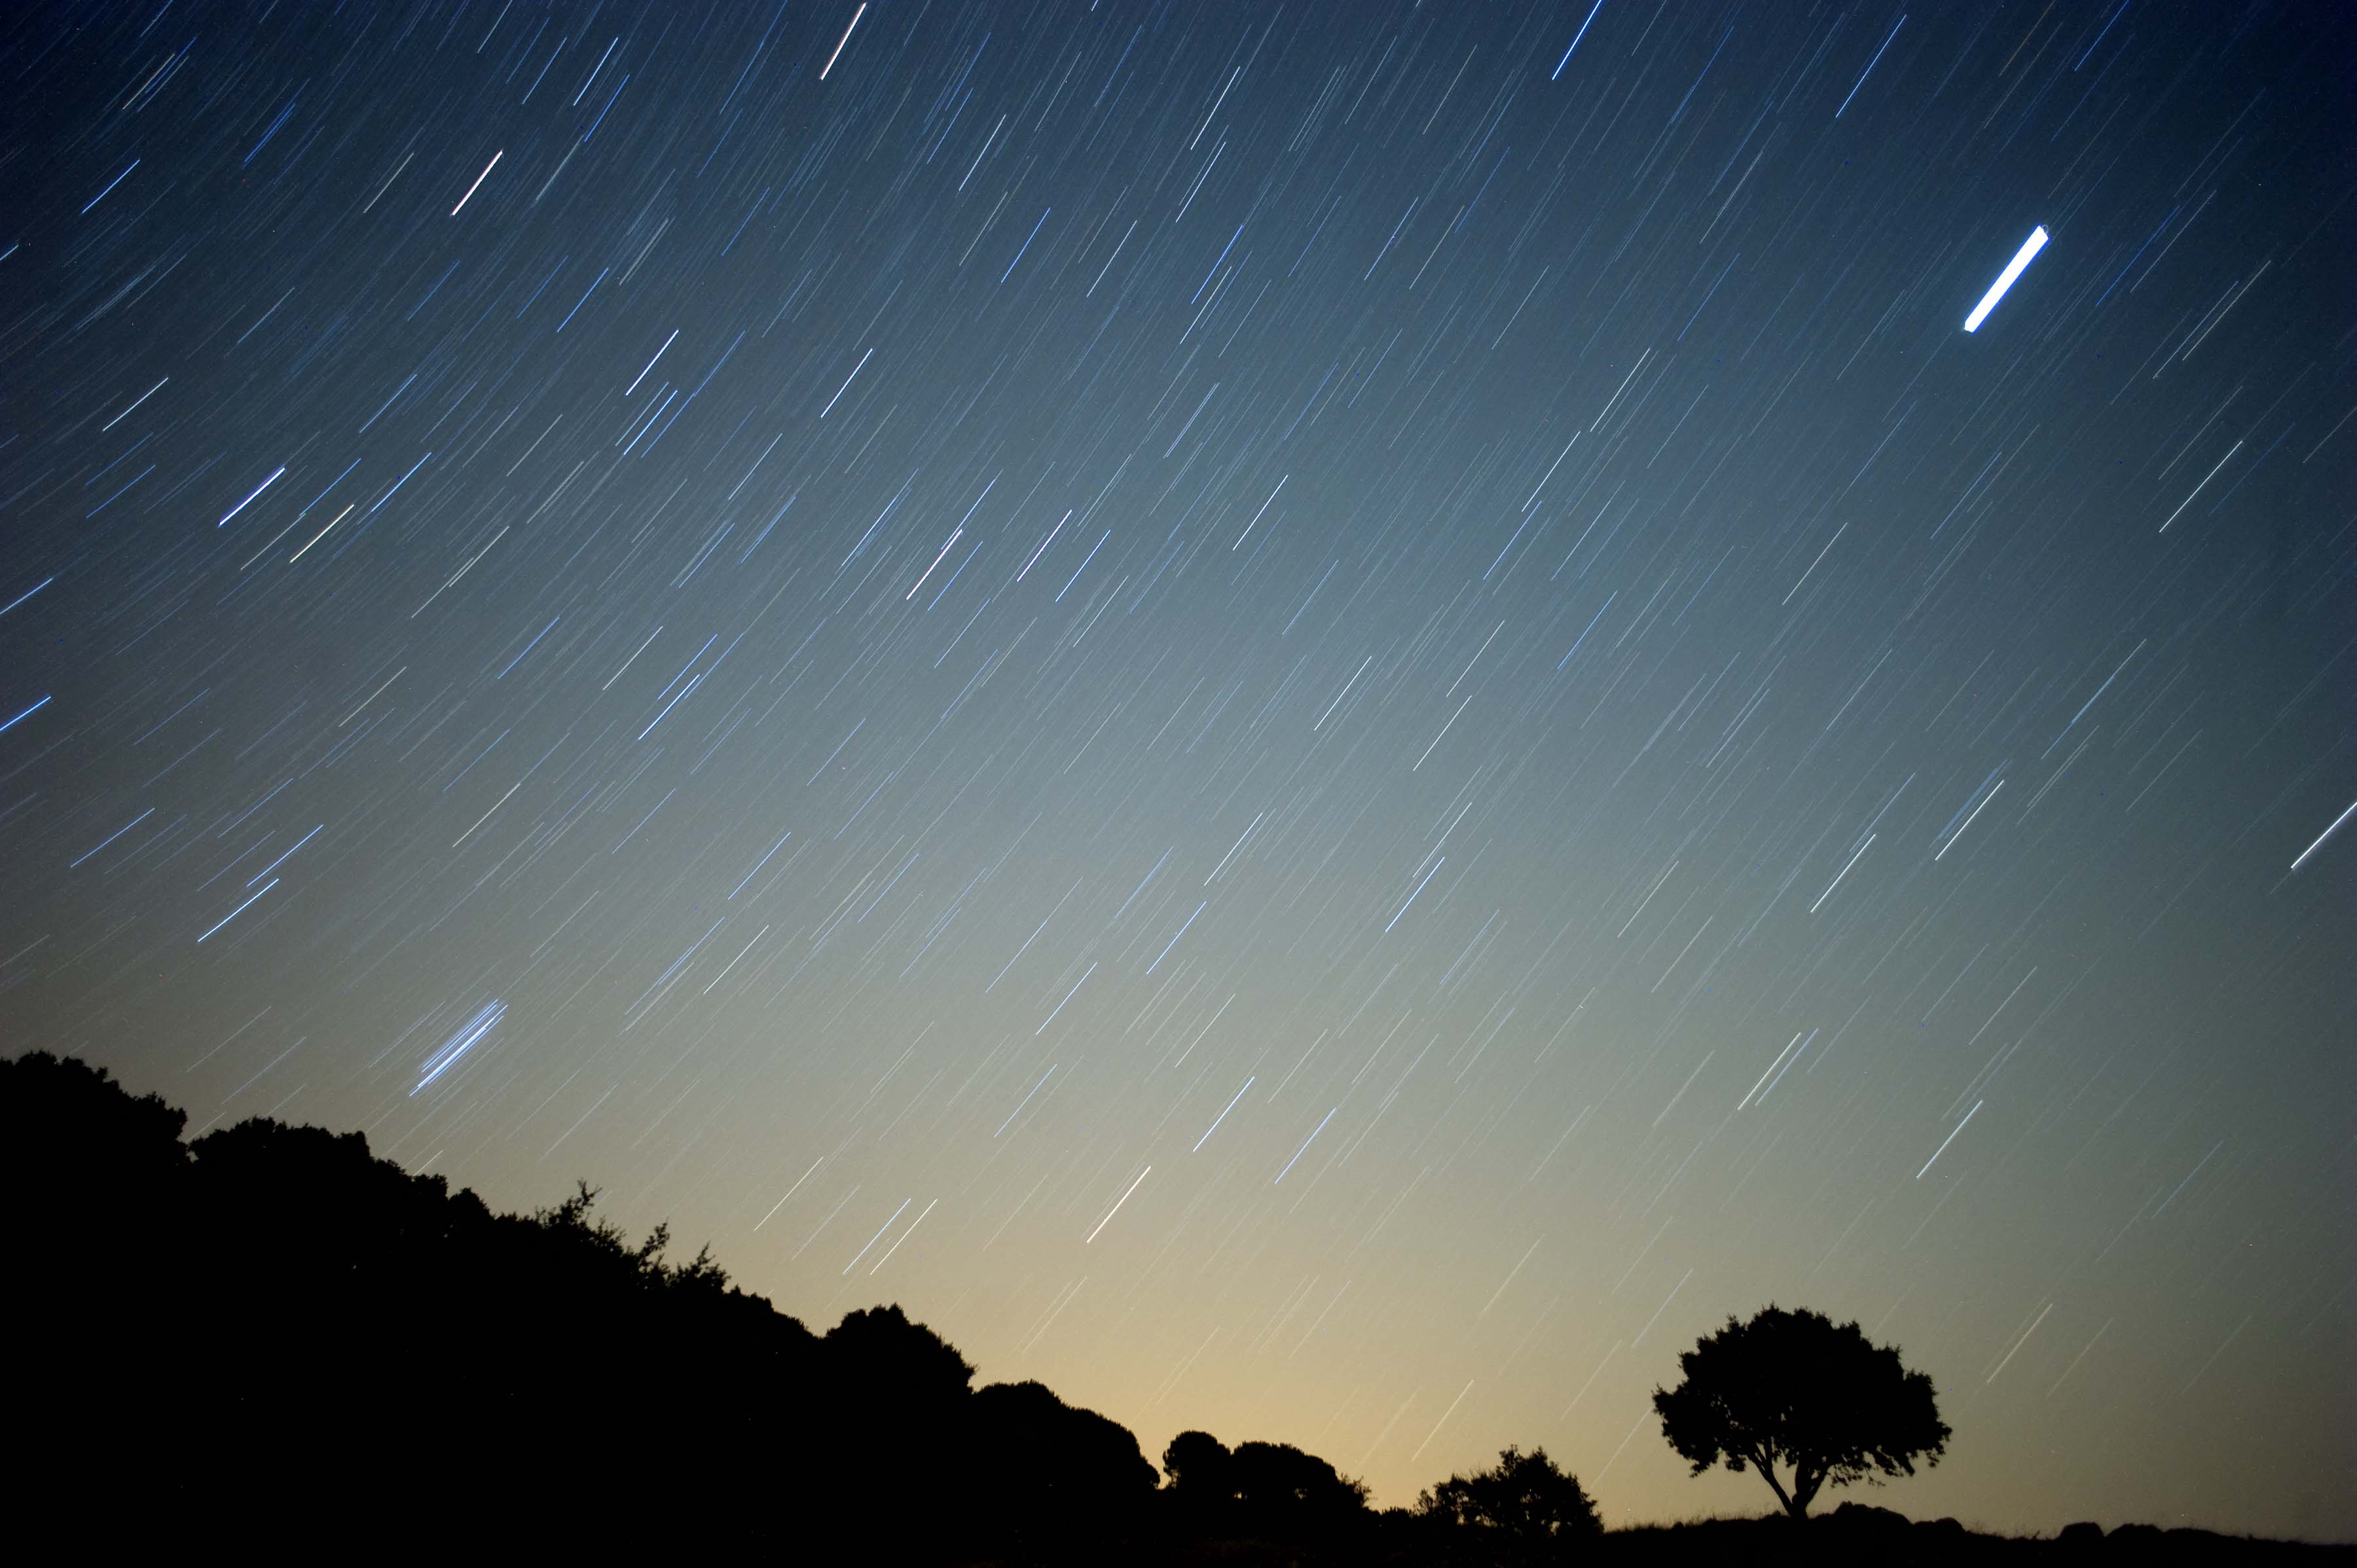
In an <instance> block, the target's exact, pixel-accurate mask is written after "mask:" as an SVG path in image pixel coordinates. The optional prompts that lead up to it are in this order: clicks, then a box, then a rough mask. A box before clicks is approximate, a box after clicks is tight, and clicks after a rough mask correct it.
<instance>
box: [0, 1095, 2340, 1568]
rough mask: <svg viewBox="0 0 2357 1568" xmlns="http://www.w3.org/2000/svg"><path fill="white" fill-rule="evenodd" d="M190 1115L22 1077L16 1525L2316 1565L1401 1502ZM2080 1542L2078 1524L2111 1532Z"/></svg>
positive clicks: (352, 1137) (1897, 1530)
mask: <svg viewBox="0 0 2357 1568" xmlns="http://www.w3.org/2000/svg"><path fill="white" fill-rule="evenodd" d="M185 1125H186V1118H185V1116H184V1115H183V1114H182V1113H181V1112H178V1111H177V1110H175V1109H174V1108H172V1107H171V1106H169V1105H167V1104H166V1103H164V1102H163V1101H161V1100H159V1099H157V1098H156V1097H155V1096H153V1095H149V1096H145V1097H136V1098H135V1097H134V1096H132V1095H130V1094H129V1093H127V1092H125V1091H124V1090H123V1089H122V1088H121V1087H120V1086H119V1085H117V1084H115V1083H114V1082H113V1080H112V1079H110V1078H109V1077H108V1075H107V1074H106V1073H105V1072H104V1071H103V1070H102V1069H93V1068H91V1067H88V1066H86V1065H84V1064H82V1063H81V1062H78V1061H73V1060H70V1059H69V1060H60V1059H59V1058H56V1057H52V1056H49V1055H47V1054H45V1053H35V1054H32V1055H28V1056H26V1057H22V1058H17V1059H16V1060H14V1061H7V1062H0V1195H5V1196H0V1206H5V1208H0V1218H5V1224H6V1226H7V1231H8V1234H9V1235H10V1237H11V1239H12V1240H13V1241H14V1242H15V1249H14V1250H15V1255H16V1257H15V1267H14V1269H13V1270H12V1271H11V1282H10V1284H9V1287H8V1289H7V1292H6V1294H5V1301H6V1306H5V1323H0V1327H5V1334H6V1344H7V1346H8V1351H9V1367H10V1387H9V1398H8V1402H7V1406H6V1409H7V1414H8V1425H9V1428H10V1430H9V1434H8V1435H9V1443H8V1447H9V1450H10V1452H11V1454H12V1455H14V1459H13V1463H12V1464H11V1466H9V1467H8V1468H7V1469H6V1471H5V1474H6V1476H7V1477H8V1479H7V1502H8V1506H9V1513H10V1518H11V1522H12V1524H13V1525H15V1526H16V1539H34V1538H37V1537H38V1536H45V1535H50V1534H54V1533H55V1532H58V1531H61V1530H63V1531H70V1532H71V1534H70V1537H67V1536H58V1537H57V1538H58V1539H69V1538H70V1539H72V1540H74V1541H78V1542H80V1543H81V1544H82V1547H83V1549H84V1550H87V1551H90V1552H106V1551H108V1550H112V1549H120V1548H122V1547H124V1546H137V1545H141V1544H143V1543H151V1542H162V1541H178V1542H189V1541H204V1542H208V1543H210V1545H211V1546H212V1547H213V1549H214V1550H219V1551H232V1550H235V1551H254V1550H259V1551H266V1552H304V1553H306V1554H311V1553H318V1554H322V1555H326V1554H339V1555H340V1554H344V1553H348V1552H355V1551H360V1552H367V1551H374V1550H382V1548H383V1547H385V1546H388V1545H391V1544H393V1543H395V1542H399V1543H401V1544H403V1545H404V1546H412V1547H414V1546H419V1545H425V1546H431V1547H434V1548H436V1549H437V1550H448V1551H460V1552H470V1551H479V1550H482V1549H483V1548H485V1547H487V1546H492V1545H497V1544H500V1543H506V1544H507V1545H508V1546H510V1547H511V1548H512V1549H516V1550H532V1551H545V1550H549V1549H551V1548H559V1547H570V1548H573V1549H576V1550H580V1551H584V1552H601V1553H612V1552H620V1551H623V1550H659V1551H662V1552H664V1553H665V1554H666V1555H669V1554H672V1553H673V1552H693V1551H699V1550H711V1549H713V1548H720V1549H724V1550H728V1551H732V1552H738V1551H746V1550H748V1549H749V1550H752V1551H754V1552H759V1553H760V1554H761V1555H762V1556H764V1557H768V1558H773V1559H781V1560H783V1561H786V1562H790V1563H791V1562H802V1561H810V1562H855V1561H856V1562H869V1563H928V1562H933V1563H1034V1562H1038V1563H1055V1562H1071V1563H1138V1564H1168V1565H1170V1568H1181V1565H1191V1564H1210V1563H1220V1564H1228V1565H1233V1568H1243V1565H1257V1564H1271V1565H1274V1564H1280V1563H1283V1564H1299V1565H1303V1568H1310V1565H1317V1564H1336V1565H1340V1564H1359V1563H1368V1564H1399V1565H1403V1568H1405V1565H1408V1564H1467V1565H1471V1564H1483V1565H1490V1564H1496V1565H1499V1568H1507V1565H1519V1564H1536V1563H1571V1562H1584V1561H1591V1560H1592V1561H1609V1562H1620V1563H1735V1562H1743V1563H1782V1562H1791V1563H1801V1562H1809V1563H1818V1562H1827V1561H1858V1562H1876V1563H1914V1562H1922V1563H1950V1562H1968V1563H1981V1562H2000V1561H2002V1562H2013V1561H2017V1560H2020V1559H2025V1558H2035V1559H2037V1560H2039V1561H2041V1562H2061V1561H2073V1562H2075V1561H2087V1562H2104V1563H2162V1562H2197V1561H2198V1562H2228V1561H2234V1562H2240V1561H2261V1562H2273V1561H2286V1562H2288V1561H2292V1560H2295V1559H2297V1560H2298V1561H2302V1562H2308V1561H2315V1560H2319V1559H2320V1558H2321V1557H2322V1556H2323V1555H2324V1554H2325V1553H2326V1552H2327V1550H2328V1549H2322V1548H2302V1547H2292V1546H2283V1545H2280V1544H2277V1543H2269V1542H2245V1541H2227V1540H2225V1539H2224V1538H2221V1537H2215V1536H2210V1535H2206V1534H2203V1533H2201V1532H2197V1531H2171V1532H2168V1533H2167V1534H2163V1533H2162V1532H2159V1531H2157V1530H2148V1529H2145V1528H2142V1527H2133V1526H2131V1527H2125V1528H2123V1529H2121V1530H2115V1531H2114V1532H2112V1535H2111V1537H2110V1538H2109V1539H2104V1538H2101V1537H2100V1536H2098V1537H2097V1538H2095V1539H2093V1540H2092V1541H2077V1540H2071V1541H2063V1542H2061V1543H2060V1544H2057V1543H2054V1542H2038V1541H2006V1540H2000V1539H1996V1538H1992V1537H1977V1536H1969V1535H1966V1534H1965V1533H1964V1531H1963V1530H1961V1528H1958V1527H1955V1526H1954V1523H1953V1520H1942V1521H1939V1522H1938V1523H1937V1524H1914V1525H1910V1524H1909V1523H1908V1522H1907V1521H1906V1520H1903V1519H1901V1518H1900V1516H1898V1515H1896V1514H1891V1513H1889V1512H1888V1511H1887V1510H1882V1509H1859V1508H1857V1507H1856V1506H1855V1505H1848V1506H1845V1507H1844V1508H1843V1509H1838V1510H1836V1511H1835V1513H1833V1514H1832V1515H1830V1516H1828V1517H1826V1518H1824V1519H1819V1520H1809V1521H1806V1522H1798V1521H1793V1520H1782V1519H1771V1520H1719V1521H1710V1522H1706V1523H1701V1524H1689V1525H1682V1526H1674V1527H1668V1528H1649V1529H1640V1530H1621V1531H1617V1532H1599V1531H1598V1529H1597V1528H1596V1523H1595V1513H1594V1509H1593V1508H1592V1507H1591V1506H1590V1504H1589V1503H1588V1500H1587V1495H1586V1493H1585V1492H1584V1491H1583V1490H1582V1489H1581V1488H1580V1487H1579V1485H1578V1483H1577V1480H1576V1479H1574V1478H1573V1477H1568V1476H1565V1475H1563V1474H1562V1473H1560V1472H1559V1471H1556V1470H1555V1468H1554V1466H1553V1465H1552V1463H1551V1462H1550V1461H1548V1460H1547V1459H1546V1457H1545V1455H1544V1452H1543V1451H1535V1450H1534V1452H1533V1453H1531V1454H1529V1455H1523V1454H1520V1453H1519V1452H1518V1451H1516V1450H1512V1449H1509V1450H1508V1451H1507V1452H1506V1453H1505V1454H1504V1455H1501V1462H1500V1465H1499V1466H1498V1467H1497V1468H1495V1469H1494V1470H1491V1471H1485V1472H1483V1473H1482V1474H1481V1475H1480V1476H1475V1477H1453V1478H1451V1479H1450V1480H1448V1481H1447V1482H1444V1483H1442V1484H1441V1485H1439V1486H1438V1487H1436V1488H1435V1490H1434V1491H1433V1492H1431V1493H1427V1494H1426V1498H1424V1499H1423V1500H1422V1503H1421V1504H1420V1506H1419V1508H1418V1509H1413V1510H1411V1509H1390V1510H1387V1511H1385V1512H1383V1513H1381V1514H1377V1513H1375V1512H1373V1511H1372V1510H1371V1509H1368V1507H1367V1506H1366V1492H1365V1488H1364V1487H1363V1486H1361V1485H1360V1484H1359V1483H1357V1482H1355V1481H1352V1480H1351V1479H1349V1478H1347V1477H1342V1476H1340V1475H1338V1474H1337V1473H1336V1472H1335V1470H1334V1468H1333V1467H1332V1466H1330V1465H1329V1464H1327V1463H1326V1462H1325V1461H1323V1460H1321V1459H1318V1458H1317V1457H1316V1456H1314V1455H1308V1454H1304V1453H1302V1452H1300V1451H1299V1450H1298V1449H1295V1448H1292V1447H1290V1446H1288V1445H1286V1444H1271V1443H1243V1444H1237V1445H1236V1446H1234V1447H1233V1448H1230V1447H1229V1446H1227V1445H1226V1444H1222V1442H1220V1441H1219V1440H1218V1439H1216V1438H1213V1437H1211V1435H1210V1434H1204V1433H1187V1434H1181V1435H1180V1436H1179V1438H1177V1439H1175V1440H1174V1441H1173V1442H1172V1444H1170V1446H1169V1448H1168V1450H1167V1451H1166V1453H1165V1455H1163V1471H1164V1472H1165V1473H1167V1475H1168V1484H1165V1482H1164V1479H1163V1476H1162V1475H1161V1474H1157V1470H1156V1468H1155V1466H1153V1465H1151V1464H1149V1463H1148V1462H1147V1460H1146V1457H1145V1455H1143V1454H1142V1453H1141V1452H1140V1450H1139V1447H1138V1444H1137V1440H1136V1438H1135V1436H1134V1435H1133V1434H1131V1433H1130V1432H1129V1431H1128V1430H1127V1429H1125V1428H1124V1427H1123V1426H1121V1425H1120V1424H1119V1423H1115V1422H1114V1421H1111V1420H1108V1419H1107V1418H1106V1417H1104V1416H1103V1415H1100V1414H1098V1413H1096V1412H1093V1411H1087V1410H1081V1409H1076V1408H1074V1407H1072V1406H1070V1405H1067V1404H1065V1403H1064V1402H1062V1401H1061V1400H1060V1399H1058V1398H1057V1397H1056V1395H1055V1394H1054V1393H1052V1392H1051V1391H1049V1390H1048V1389H1046V1388H1044V1387H1042V1386H1041V1385H1039V1383H1036V1382H1023V1383H1015V1384H989V1385H986V1386H985V1387H982V1388H979V1389H976V1388H974V1386H973V1379H974V1368H973V1367H971V1366H970V1365H969V1364H968V1363H967V1362H966V1361H965V1359H963V1357H962V1356H960V1355H959V1354H958V1352H957V1350H956V1349H955V1348H953V1347H952V1345H951V1344H949V1342H948V1341H946V1340H944V1339H942V1337H940V1336H939V1335H937V1334H936V1333H934V1332H933V1331H932V1330H931V1328H929V1327H927V1326H924V1325H922V1324H918V1323H913V1322H911V1321H909V1318H908V1316H906V1315H905V1314H904V1313H902V1311H901V1310H900V1309H899V1307H898V1306H879V1307H876V1308H872V1309H868V1310H865V1311H855V1312H852V1313H849V1314H847V1315H846V1316H845V1317H844V1318H843V1320H842V1321H841V1322H840V1323H838V1324H836V1325H835V1326H834V1327H833V1328H832V1329H830V1330H828V1331H827V1332H826V1333H825V1334H824V1335H823V1336H820V1335H813V1333H812V1332H811V1331H810V1330H809V1329H808V1328H806V1327H805V1326H803V1325H802V1324H801V1323H800V1322H798V1321H797V1320H795V1319H794V1318H792V1317H791V1316H787V1315H785V1314H783V1313H780V1312H779V1311H778V1310H776V1309H775V1308H774V1307H773V1306H771V1305H770V1303H769V1302H768V1301H766V1300H764V1299H763V1298H761V1297H759V1296H758V1295H753V1294H748V1293H747V1292H745V1291H743V1290H741V1289H739V1288H737V1287H736V1286H734V1285H732V1284H731V1283H729V1281H728V1276H727V1275H726V1273H725V1272H723V1270H722V1269H721V1268H720V1267H719V1265H718V1264H717V1263H716V1262H714V1261H713V1260H712V1258H711V1257H710V1256H709V1255H708V1254H706V1253H705V1252H698V1253H697V1254H696V1255H695V1256H694V1257H693V1258H692V1259H689V1260H688V1261H686V1262H672V1261H670V1258H669V1252H670V1247H669V1240H670V1238H669V1236H668V1234H667V1232H666V1230H664V1229H663V1228H662V1227H660V1226H659V1227H657V1228H656V1230H654V1231H653V1232H652V1233H651V1235H649V1236H647V1237H646V1238H644V1239H643V1240H640V1241H638V1242H635V1243H633V1242H632V1241H631V1240H630V1239H629V1238H628V1237H627V1236H625V1235H624V1234H623V1233H622V1232H621V1231H620V1230H618V1229H617V1228H616V1227H614V1226H613V1225H612V1224H611V1223H609V1222H608V1221H606V1220H604V1219H601V1218H599V1217H598V1215H597V1210H596V1193H595V1192H594V1190H593V1189H591V1188H590V1187H587V1185H583V1186H582V1187H578V1188H577V1189H576V1191H575V1192H574V1194H573V1195H572V1196H571V1197H567V1198H566V1199H565V1200H564V1201H562V1202H560V1203H558V1204H557V1205H555V1206H554V1207H553V1208H544V1209H542V1210H540V1211H538V1212H536V1213H533V1214H531V1215H512V1214H511V1215H501V1214H494V1213H493V1212H491V1211H490V1208H487V1207H486V1206H485V1205H484V1204H483V1202H482V1201H481V1200H480V1199H479V1198H478V1197H475V1195H474V1194H473V1193H471V1192H468V1191H465V1190H463V1189H461V1190H459V1191H457V1192H453V1191H451V1190H450V1189H449V1187H448V1185H447V1183H446V1182H445V1181H444V1180H443V1178H442V1177H440V1176H410V1175H407V1174H406V1173H404V1172H403V1171H402V1170H401V1169H400V1168H399V1167H398V1166H396V1165H392V1164H391V1163H389V1162H386V1161H383V1160H380V1159H376V1158H374V1157H373V1156H371V1155H370V1153H369V1149H368V1143H367V1140H366V1139H365V1138H364V1137H363V1136H361V1134H360V1133H345V1134H342V1135H337V1134H333V1133H327V1132H324V1131H321V1130H320V1129H317V1128H313V1127H290V1126H286V1125H284V1124H282V1123H280V1122H274V1121H270V1120H268V1119H256V1120H253V1121H249V1122H242V1123H240V1124H238V1125H236V1126H234V1127H230V1128H227V1129H224V1130H222V1131H219V1132H215V1133H208V1134H206V1135H205V1136H203V1137H201V1138H199V1139H197V1140H195V1141H194V1142H192V1143H188V1144H183V1143H182V1142H181V1133H182V1131H183V1129H184V1127H185ZM2073 1529H2074V1530H2082V1531H2083V1530H2093V1527H2092V1526H2089V1527H2073Z"/></svg>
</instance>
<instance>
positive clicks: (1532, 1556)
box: [1415, 1446, 1604, 1564]
mask: <svg viewBox="0 0 2357 1568" xmlns="http://www.w3.org/2000/svg"><path fill="white" fill-rule="evenodd" d="M1415 1511H1416V1513H1417V1514H1418V1515H1419V1516H1421V1517H1422V1518H1424V1519H1426V1520H1430V1521H1432V1523H1433V1524H1434V1525H1436V1526H1438V1527H1441V1528H1442V1530H1443V1531H1444V1532H1445V1534H1446V1535H1447V1536H1448V1537H1449V1538H1450V1539H1451V1541H1452V1543H1463V1544H1466V1545H1470V1546H1472V1547H1473V1549H1474V1552H1478V1554H1479V1558H1480V1560H1482V1561H1487V1562H1491V1563H1517V1564H1519V1563H1567V1562H1570V1561H1571V1560H1572V1559H1573V1558H1574V1557H1575V1556H1576V1555H1577V1553H1578V1552H1579V1550H1580V1549H1581V1548H1582V1547H1584V1546H1586V1545H1587V1544H1588V1543H1589V1542H1592V1541H1597V1540H1598V1539H1600V1538H1601V1537H1602V1535H1603V1533H1604V1521H1603V1520H1601V1519H1598V1517H1597V1513H1596V1504H1595V1503H1594V1502H1593V1501H1592V1500H1590V1499H1589V1498H1588V1496H1587V1489H1586V1488H1585V1487H1581V1486H1580V1484H1579V1478H1578V1477H1576V1476H1572V1475H1568V1474H1566V1472H1564V1471H1562V1470H1560V1469H1557V1468H1556V1467H1555V1461H1554V1460H1552V1459H1550V1458H1548V1457H1547V1451H1546V1450H1545V1449H1544V1448H1534V1449H1532V1450H1531V1451H1530V1452H1529V1453H1528V1454H1524V1453H1523V1452H1522V1451H1521V1450H1520V1449H1519V1448H1515V1447H1511V1446H1510V1447H1507V1448H1505V1449H1503V1450H1501V1452H1500V1453H1499V1455H1498V1463H1497V1465H1496V1466H1494V1467H1492V1468H1491V1469H1487V1470H1480V1471H1476V1472H1475V1473H1474V1474H1472V1475H1470V1476H1451V1477H1449V1478H1448V1479H1447V1480H1446V1481H1443V1482H1441V1483H1440V1485H1438V1486H1437V1487H1432V1488H1431V1489H1430V1490H1428V1491H1426V1493H1425V1494H1424V1495H1423V1496H1422V1497H1420V1498H1416V1501H1415ZM1472 1556H1473V1553H1472V1552H1465V1551H1462V1550H1452V1551H1450V1560H1451V1561H1452V1562H1455V1561H1462V1560H1470V1559H1471V1558H1472Z"/></svg>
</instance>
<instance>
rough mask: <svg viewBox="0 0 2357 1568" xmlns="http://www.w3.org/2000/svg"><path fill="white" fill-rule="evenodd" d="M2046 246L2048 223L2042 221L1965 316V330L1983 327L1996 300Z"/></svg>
mask: <svg viewBox="0 0 2357 1568" xmlns="http://www.w3.org/2000/svg"><path fill="white" fill-rule="evenodd" d="M2045 248H2046V225H2045V224H2043V223H2040V225H2039V226H2038V227H2037V228H2035V229H2033V230H2031V231H2029V239H2027V240H2024V241H2023V242H2021V249H2019V250H2018V251H2016V252H2014V253H2013V260H2011V261H2009V262H2007V263H2006V264H2005V271H2003V272H2001V273H1999V274H1997V275H1996V282H1995V283H1993V284H1991V285H1989V291H1988V292H1987V293H1986V294H1985V295H1981V302H1980V303H1979V304H1978V305H1975V306H1973V313H1972V314H1971V315H1970V316H1967V317H1964V330H1965V331H1967V332H1977V331H1979V330H1980V329H1981V323H1982V322H1984V321H1986V320H1987V319H1988V313H1989V312H1990V311H1992V310H1995V309H1996V302H1997V301H1998V300H2000V299H2003V298H2004V297H2005V291H2006V290H2007V289H2009V288H2011V287H2012V286H2013V280H2014V279H2016V278H2018V277H2019V276H2020V275H2021V274H2022V273H2023V271H2024V270H2026V269H2027V268H2028V267H2029V263H2031V262H2032V261H2034V260H2036V259H2037V256H2038V252H2040V251H2042V250H2044V249H2045Z"/></svg>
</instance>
